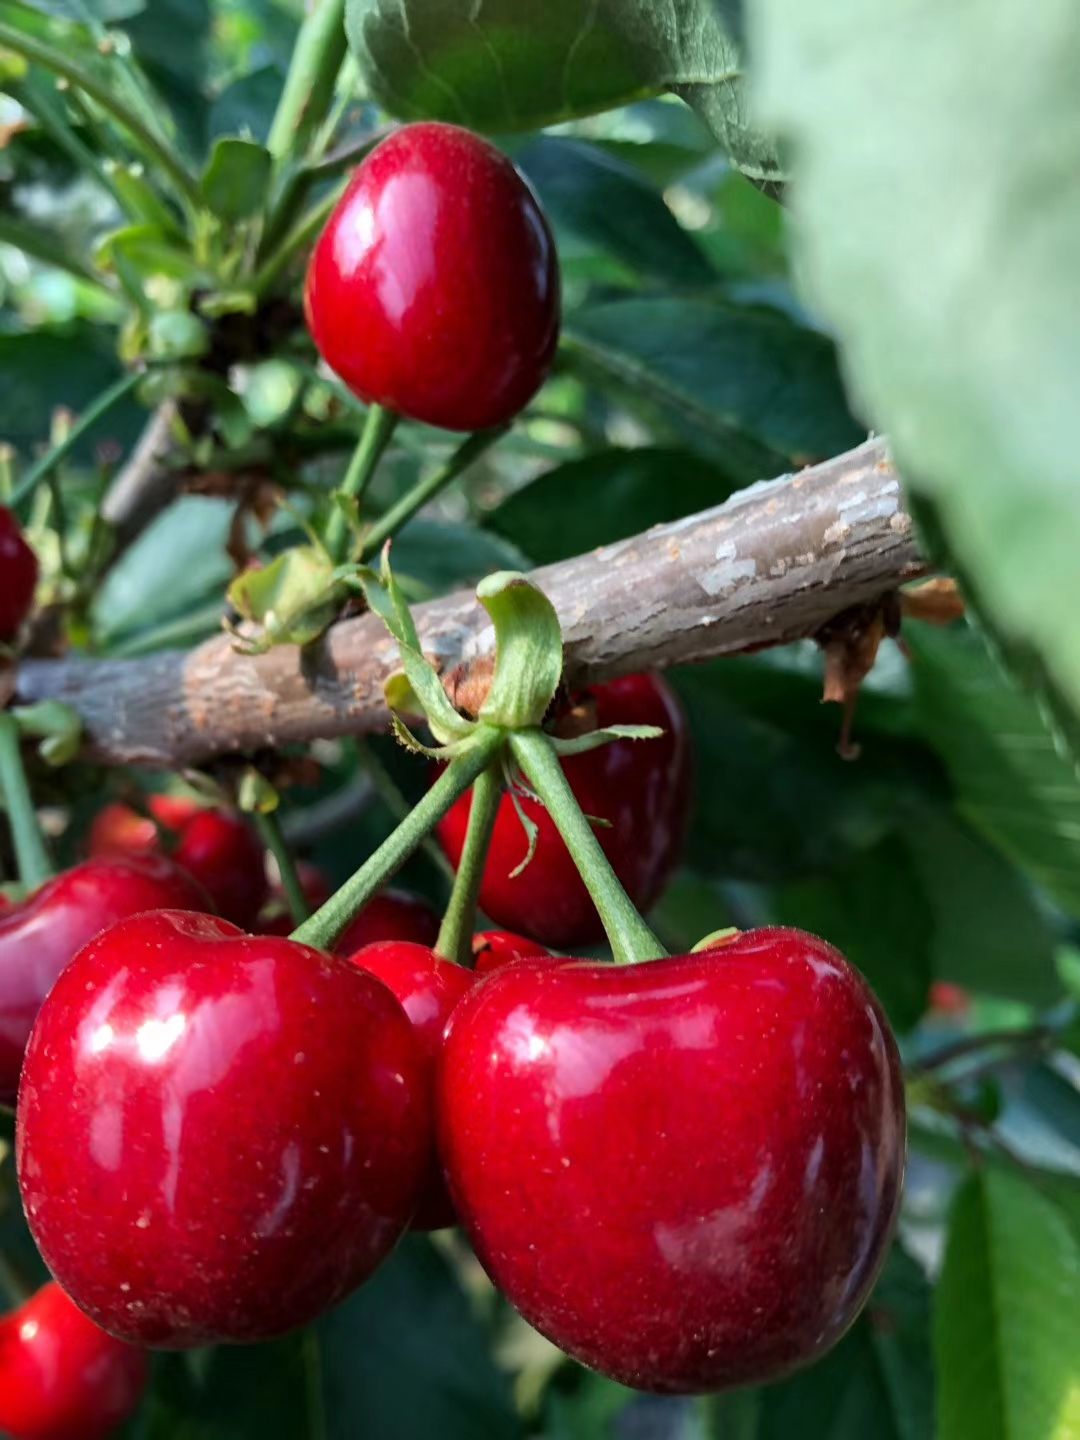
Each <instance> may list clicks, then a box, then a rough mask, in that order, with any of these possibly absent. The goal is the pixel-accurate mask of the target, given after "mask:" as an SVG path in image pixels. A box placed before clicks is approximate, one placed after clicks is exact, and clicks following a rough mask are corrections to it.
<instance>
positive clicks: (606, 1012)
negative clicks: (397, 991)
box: [437, 929, 904, 1393]
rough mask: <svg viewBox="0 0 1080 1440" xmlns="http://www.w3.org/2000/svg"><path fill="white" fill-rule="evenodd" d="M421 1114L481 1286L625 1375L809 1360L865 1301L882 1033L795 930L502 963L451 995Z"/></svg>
mask: <svg viewBox="0 0 1080 1440" xmlns="http://www.w3.org/2000/svg"><path fill="white" fill-rule="evenodd" d="M437 1114H438V1137H439V1144H440V1150H441V1154H442V1158H443V1166H444V1170H445V1173H446V1177H447V1180H448V1182H449V1186H450V1193H451V1195H452V1197H453V1200H454V1204H455V1208H456V1209H457V1212H458V1215H459V1217H460V1220H461V1223H462V1224H463V1226H464V1227H465V1229H466V1231H467V1233H468V1235H469V1238H470V1239H471V1240H472V1243H473V1245H474V1247H475V1249H476V1253H477V1255H478V1256H479V1258H480V1260H481V1263H482V1264H483V1265H484V1268H485V1269H486V1270H487V1272H488V1274H489V1275H490V1276H491V1278H492V1280H493V1281H494V1283H495V1284H496V1285H497V1286H498V1288H499V1289H500V1290H502V1291H503V1293H504V1294H505V1295H506V1296H507V1298H508V1299H509V1300H510V1301H511V1302H512V1303H513V1304H514V1305H515V1306H516V1307H517V1308H518V1309H519V1310H520V1311H521V1313H522V1314H523V1315H524V1317H525V1318H526V1320H528V1321H529V1323H530V1324H532V1325H534V1326H535V1327H536V1328H537V1329H538V1330H539V1331H540V1332H541V1333H542V1334H543V1335H546V1336H547V1337H548V1339H549V1340H552V1341H553V1342H554V1343H555V1344H556V1345H558V1346H559V1348H560V1349H562V1350H565V1351H567V1352H568V1353H569V1354H570V1355H573V1356H574V1357H575V1358H577V1359H578V1360H580V1361H582V1362H583V1363H584V1364H586V1365H589V1366H591V1367H592V1368H593V1369H596V1370H599V1371H601V1372H602V1373H603V1374H605V1375H608V1376H610V1377H612V1378H613V1379H615V1380H618V1381H620V1382H622V1383H623V1384H626V1385H631V1386H635V1387H637V1388H639V1389H644V1390H652V1391H660V1392H685V1393H693V1392H702V1391H713V1390H719V1389H723V1388H725V1387H727V1386H733V1385H748V1384H760V1383H763V1382H766V1381H769V1380H773V1379H776V1378H777V1377H778V1376H781V1375H784V1374H786V1373H787V1372H788V1371H790V1370H793V1369H795V1368H797V1367H799V1366H801V1365H805V1364H808V1363H809V1362H810V1361H811V1360H813V1359H815V1358H816V1357H817V1356H818V1355H820V1354H821V1353H822V1352H823V1351H825V1350H826V1349H828V1348H829V1346H831V1345H832V1344H833V1343H834V1342H835V1341H836V1340H837V1339H838V1338H839V1337H840V1336H841V1335H842V1334H843V1332H844V1331H845V1329H846V1328H847V1327H848V1325H850V1324H851V1322H852V1320H853V1319H854V1318H855V1316H856V1315H857V1314H858V1312H859V1310H860V1308H861V1307H862V1305H863V1304H864V1302H865V1301H866V1298H867V1296H868V1295H869V1293H870V1289H871V1287H872V1285H873V1282H874V1279H875V1277H876V1275H877V1273H878V1270H879V1268H880V1266H881V1263H882V1260H883V1258H884V1255H885V1251H886V1248H887V1245H888V1242H889V1239H890V1236H891V1233H892V1230H893V1226H894V1222H895V1218H896V1211H897V1205H898V1202H899V1196H900V1187H901V1179H902V1171H903V1160H904V1092H903V1082H902V1077H901V1071H900V1063H899V1057H898V1055H897V1051H896V1045H895V1042H894V1040H893V1037H892V1034H891V1032H890V1030H889V1027H888V1023H887V1022H886V1020H885V1017H884V1015H883V1014H882V1011H881V1009H880V1007H879V1006H878V1003H877V1001H876V1000H875V999H874V997H873V995H872V994H871V992H870V990H869V989H868V987H867V986H866V984H865V982H864V981H863V980H862V978H861V977H860V976H859V975H858V974H857V973H856V972H855V971H854V970H853V969H852V968H851V967H850V966H849V965H848V964H847V962H846V961H845V960H844V958H843V957H842V956H841V955H840V954H839V953H838V952H837V951H836V950H834V949H832V947H831V946H829V945H827V944H825V942H824V941H822V940H818V939H816V938H814V937H813V936H810V935H804V934H802V933H800V932H798V931H793V930H780V929H775V930H758V931H751V932H748V933H747V934H744V935H742V936H741V937H739V938H738V939H735V940H733V941H730V942H729V943H727V944H726V945H724V946H723V947H722V948H721V949H719V950H716V951H714V952H708V951H705V952H701V953H699V954H694V955H681V956H677V957H672V958H669V959H662V960H655V961H649V962H646V963H644V964H639V965H630V966H625V967H614V966H611V965H604V964H594V963H591V962H584V961H583V962H564V963H562V964H558V965H551V964H547V963H545V962H544V961H542V960H541V961H535V962H534V961H528V960H522V961H519V962H518V963H516V964H512V965H508V966H506V967H505V968H504V969H502V970H501V971H499V972H497V973H496V974H494V975H490V976H489V977H488V978H487V979H486V980H484V981H483V982H482V983H481V984H479V985H477V986H476V987H475V989H474V990H473V991H472V992H471V993H470V994H468V995H467V996H465V998H464V999H463V1000H462V1001H461V1003H460V1004H459V1006H458V1008H457V1010H456V1011H455V1013H454V1017H453V1019H452V1021H451V1023H450V1026H449V1029H448V1031H447V1035H446V1039H445V1042H444V1046H443V1057H442V1065H441V1068H440V1071H439V1085H438V1103H437Z"/></svg>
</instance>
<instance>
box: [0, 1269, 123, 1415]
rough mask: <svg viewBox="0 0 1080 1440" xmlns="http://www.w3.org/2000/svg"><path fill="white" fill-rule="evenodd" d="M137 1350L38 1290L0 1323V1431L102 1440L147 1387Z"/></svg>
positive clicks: (51, 1291)
mask: <svg viewBox="0 0 1080 1440" xmlns="http://www.w3.org/2000/svg"><path fill="white" fill-rule="evenodd" d="M146 1376H147V1363H146V1356H145V1354H144V1353H143V1352H142V1351H141V1350H135V1349H132V1347H131V1346H130V1345H124V1344H123V1343H122V1342H121V1341H119V1340H114V1339H113V1337H112V1336H111V1335H106V1333H105V1331H104V1330H101V1329H99V1327H98V1326H97V1325H95V1324H94V1323H93V1321H92V1320H88V1319H87V1318H86V1316H85V1315H84V1314H83V1313H82V1311H81V1310H79V1309H78V1308H77V1307H76V1306H75V1305H73V1304H72V1303H71V1301H70V1300H69V1299H68V1297H67V1296H66V1295H65V1294H64V1292H63V1291H62V1290H61V1289H60V1287H59V1285H54V1284H49V1285H45V1286H44V1287H43V1288H42V1289H41V1290H39V1291H38V1293H37V1294H36V1295H35V1296H34V1297H33V1298H32V1299H31V1300H28V1301H27V1302H26V1304H25V1305H23V1306H22V1308H21V1309H19V1310H16V1311H14V1312H13V1313H12V1314H10V1315H5V1316H4V1317H3V1318H2V1319H0V1429H2V1430H3V1431H4V1432H5V1433H6V1434H7V1435H10V1436H11V1437H12V1440H106V1437H107V1436H109V1435H111V1434H112V1433H113V1431H114V1430H115V1429H116V1427H117V1426H118V1425H120V1424H122V1423H123V1421H124V1420H126V1419H127V1418H128V1416H129V1415H131V1414H132V1412H133V1411H134V1410H135V1409H136V1407H137V1406H138V1404H139V1400H140V1398H141V1396H142V1392H143V1390H144V1388H145V1386H146Z"/></svg>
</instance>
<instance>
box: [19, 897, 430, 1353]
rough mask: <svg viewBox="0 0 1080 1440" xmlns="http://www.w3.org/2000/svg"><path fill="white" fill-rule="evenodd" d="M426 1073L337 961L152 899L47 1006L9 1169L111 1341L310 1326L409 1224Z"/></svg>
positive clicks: (359, 978) (163, 1342) (178, 1342)
mask: <svg viewBox="0 0 1080 1440" xmlns="http://www.w3.org/2000/svg"><path fill="white" fill-rule="evenodd" d="M430 1146H431V1127H430V1098H429V1094H428V1076H427V1073H426V1069H425V1062H424V1059H423V1057H422V1055H421V1052H420V1046H419V1043H418V1041H417V1039H416V1036H415V1035H414V1033H413V1029H412V1026H411V1025H410V1024H409V1022H408V1020H407V1019H406V1018H405V1015H404V1013H403V1012H402V1009H401V1007H400V1006H399V1005H398V1003H397V1001H396V1000H395V999H394V998H393V996H392V995H391V994H390V992H389V991H388V990H387V989H386V987H385V986H384V985H383V984H382V983H381V982H379V981H377V980H375V979H374V977H372V976H371V975H367V974H365V973H364V972H363V971H362V970H360V969H358V968H357V967H355V966H353V965H349V964H348V963H347V962H346V961H344V960H342V959H341V958H339V957H335V956H331V955H325V954H323V953H321V952H320V951H317V950H312V949H309V948H308V947H307V946H304V945H299V944H296V943H295V942H293V941H290V940H283V939H279V938H277V937H276V936H251V935H245V934H243V933H242V932H241V931H240V930H238V929H237V928H236V926H234V925H231V924H229V922H228V921H226V920H219V919H217V918H216V917H213V916H207V915H196V914H191V913H184V912H180V911H157V912H155V913H154V914H150V915H142V916H138V917H136V918H134V919H132V920H128V921H125V922H123V923H122V924H120V925H117V926H115V927H114V928H113V929H112V930H110V931H108V932H107V933H106V934H105V935H102V936H99V937H98V939H97V940H95V941H94V942H92V943H91V944H90V945H88V946H87V947H86V948H85V949H84V950H82V951H81V952H80V953H79V955H78V956H76V958H75V960H74V961H73V962H72V963H71V965H69V966H68V968H67V970H65V972H64V974H63V975H62V976H61V978H60V980H59V981H58V982H57V984H56V986H55V987H54V989H53V991H52V993H51V995H50V996H49V999H48V1001H47V1002H46V1004H45V1005H44V1006H43V1007H42V1010H41V1013H40V1015H39V1016H38V1020H37V1023H36V1025H35V1026H34V1031H33V1034H32V1035H31V1038H30V1043H29V1045H28V1047H27V1052H26V1061H25V1064H24V1067H23V1076H22V1084H21V1086H20V1089H19V1104H18V1111H17V1116H16V1164H17V1167H18V1176H19V1184H20V1187H21V1190H22V1196H23V1205H24V1208H25V1211H26V1216H27V1220H28V1222H29V1225H30V1229H31V1231H32V1233H33V1235H34V1239H35V1240H36V1241H37V1244H38V1248H39V1249H40V1251H41V1254H42V1256H43V1258H44V1260H45V1262H46V1264H47V1265H48V1266H49V1269H50V1270H51V1271H52V1273H53V1275H54V1276H55V1277H56V1278H57V1280H59V1281H60V1283H61V1284H62V1285H63V1286H64V1288H65V1289H66V1290H67V1291H68V1293H69V1294H70V1295H71V1296H72V1297H73V1298H74V1299H75V1300H76V1301H77V1303H78V1304H79V1305H80V1306H81V1307H82V1308H83V1309H84V1310H85V1311H86V1312H87V1314H88V1315H90V1316H91V1318H92V1319H94V1320H96V1321H97V1322H98V1323H99V1324H100V1325H102V1326H103V1327H104V1328H105V1329H106V1330H108V1331H109V1332H110V1333H111V1334H113V1335H116V1336H117V1337H118V1338H120V1339H123V1340H128V1341H131V1342H133V1343H136V1344H145V1345H149V1346H160V1347H163V1348H176V1349H180V1348H186V1347H189V1346H194V1345H203V1344H209V1343H214V1342H232V1341H235V1342H243V1343H250V1342H255V1341H259V1340H264V1339H269V1338H271V1337H273V1336H275V1335H280V1334H283V1333H284V1332H286V1331H288V1330H291V1329H293V1328H294V1327H296V1326H299V1325H303V1324H306V1323H307V1322H308V1321H310V1320H312V1319H313V1318H314V1317H315V1316H317V1315H319V1314H321V1313H322V1312H323V1311H324V1310H326V1309H327V1308H328V1307H329V1306H331V1305H333V1304H335V1303H336V1302H337V1301H339V1300H340V1299H342V1297H343V1296H345V1295H346V1294H348V1293H349V1291H351V1290H352V1289H354V1288H355V1287H356V1286H357V1285H358V1284H360V1282H361V1281H362V1280H364V1279H366V1278H367V1276H368V1275H370V1274H371V1272H372V1271H373V1270H374V1269H375V1267H376V1266H377V1265H378V1264H379V1263H380V1261H381V1260H382V1259H383V1258H384V1257H385V1256H386V1255H387V1254H388V1253H389V1251H390V1249H391V1248H392V1247H393V1245H394V1244H395V1243H396V1241H397V1239H398V1237H399V1235H400V1234H401V1232H402V1231H403V1230H404V1229H405V1227H406V1226H407V1224H408V1222H409V1220H410V1219H411V1217H412V1214H413V1211H414V1209H415V1207H416V1203H417V1200H418V1197H419V1193H420V1185H421V1181H422V1179H423V1176H424V1171H425V1166H426V1165H427V1162H428V1157H429V1154H430Z"/></svg>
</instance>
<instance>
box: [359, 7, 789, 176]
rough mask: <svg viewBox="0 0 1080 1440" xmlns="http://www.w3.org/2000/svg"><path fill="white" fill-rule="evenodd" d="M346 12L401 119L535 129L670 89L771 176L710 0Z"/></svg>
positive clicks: (755, 170)
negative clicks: (435, 120)
mask: <svg viewBox="0 0 1080 1440" xmlns="http://www.w3.org/2000/svg"><path fill="white" fill-rule="evenodd" d="M346 16H347V19H346V27H347V30H348V35H349V43H350V45H351V46H352V49H353V54H354V55H355V56H356V59H357V62H358V64H359V66H360V69H361V73H362V75H363V78H364V80H365V82H366V84H367V87H368V89H369V91H370V93H371V95H372V97H373V98H374V99H376V100H378V101H379V103H380V104H382V105H384V106H385V107H386V109H388V110H389V111H390V113H391V114H393V115H397V116H399V117H400V118H401V119H404V120H419V119H437V120H450V121H453V122H455V123H456V124H458V125H467V126H469V127H470V128H471V129H474V130H488V131H509V130H531V129H541V128H542V127H543V126H545V125H551V124H554V123H556V122H557V121H562V120H570V119H573V118H574V117H575V116H579V115H590V114H594V113H595V112H597V111H600V110H610V109H612V108H613V107H614V106H617V105H624V104H626V103H627V102H628V101H631V100H639V99H641V98H643V97H644V96H647V95H657V94H660V93H661V92H663V91H665V90H669V91H673V92H674V93H676V94H678V95H681V96H682V97H683V99H684V100H686V101H688V102H689V103H690V104H691V105H692V106H693V107H694V108H695V109H696V110H697V111H698V113H699V114H700V115H701V116H702V118H703V119H704V120H705V121H706V123H707V124H708V125H709V127H710V128H711V129H712V131H713V133H714V134H715V135H716V136H717V137H718V138H719V139H720V140H721V142H722V143H723V144H724V145H725V147H726V148H727V150H728V153H729V154H730V155H731V156H732V158H733V160H734V161H735V163H736V164H737V165H739V166H740V168H741V169H743V170H744V171H745V172H746V173H747V174H749V175H751V176H753V177H754V178H756V179H758V180H762V181H766V182H771V181H775V180H776V179H778V178H779V169H778V165H777V161H776V157H775V155H774V154H773V150H772V146H771V145H770V144H769V142H768V141H767V140H765V139H764V138H763V137H762V136H761V135H759V134H758V133H756V132H755V130H754V129H753V128H752V127H751V125H750V122H749V118H748V116H747V110H746V97H745V94H744V85H743V75H742V68H741V60H740V56H739V52H738V47H737V45H736V43H735V40H734V38H733V36H734V30H735V27H732V28H731V30H730V31H729V30H725V27H724V24H723V17H722V16H721V14H720V11H719V10H718V9H717V8H716V7H715V6H714V5H713V3H712V0H545V3H544V4H543V5H542V6H540V5H537V4H536V3H535V0H480V3H477V0H348V6H347V11H346Z"/></svg>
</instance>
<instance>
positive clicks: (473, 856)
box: [435, 764, 502, 965]
mask: <svg viewBox="0 0 1080 1440" xmlns="http://www.w3.org/2000/svg"><path fill="white" fill-rule="evenodd" d="M499 768H500V767H499V766H498V765H497V764H496V765H489V766H488V768H487V769H486V770H485V771H484V772H483V773H482V774H481V775H480V776H478V777H477V780H476V784H475V785H474V786H473V790H472V800H471V803H470V805H469V824H468V828H467V830H466V831H465V844H464V846H463V848H462V851H461V860H460V861H459V862H458V868H457V874H456V875H455V877H454V888H453V890H452V891H451V892H450V902H449V904H448V905H447V907H446V914H445V915H444V916H443V922H442V926H441V928H440V930H439V938H438V940H436V942H435V949H436V951H437V952H438V954H440V955H442V956H443V957H444V958H445V959H447V960H453V962H454V963H455V965H467V964H468V963H469V957H470V956H471V955H472V935H473V930H474V929H475V928H476V900H477V896H478V895H479V893H480V882H481V881H482V880H483V878H484V865H485V864H486V862H487V854H488V847H489V845H490V844H491V832H492V831H493V830H494V829H495V817H496V815H498V813H499V801H500V800H501V799H502V784H501V782H500V779H499Z"/></svg>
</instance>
